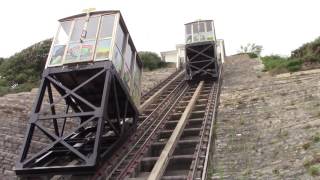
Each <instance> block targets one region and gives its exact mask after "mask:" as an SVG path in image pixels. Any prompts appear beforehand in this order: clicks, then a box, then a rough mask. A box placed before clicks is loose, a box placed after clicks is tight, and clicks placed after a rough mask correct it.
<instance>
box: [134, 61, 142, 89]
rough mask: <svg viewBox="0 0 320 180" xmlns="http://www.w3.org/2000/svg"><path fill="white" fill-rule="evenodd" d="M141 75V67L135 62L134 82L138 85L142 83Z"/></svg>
mask: <svg viewBox="0 0 320 180" xmlns="http://www.w3.org/2000/svg"><path fill="white" fill-rule="evenodd" d="M140 75H141V70H140V67H139V66H138V63H137V62H135V64H134V84H136V85H139V84H140Z"/></svg>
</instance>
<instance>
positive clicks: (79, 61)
mask: <svg viewBox="0 0 320 180" xmlns="http://www.w3.org/2000/svg"><path fill="white" fill-rule="evenodd" d="M93 17H98V25H97V30H96V36H95V39H94V38H92V39H84V40H83V41H82V42H79V43H80V52H79V55H78V57H77V60H75V61H72V62H66V56H67V52H68V49H69V44H72V43H75V42H77V41H70V38H71V35H72V32H73V30H74V25H75V22H76V20H78V19H82V18H86V17H85V16H82V17H78V18H74V19H73V20H72V21H73V26H72V31H70V34H69V41H68V45H67V46H66V50H65V54H64V57H63V60H62V64H63V65H68V64H74V63H82V62H84V63H85V62H93V61H94V57H95V52H96V46H97V41H98V40H97V36H98V34H99V30H100V22H101V15H93V16H89V20H90V18H93ZM87 23H88V22H87V21H86V20H85V23H84V25H83V26H84V27H85V28H86V31H87V28H88V27H87ZM82 30H83V29H82ZM80 38H81V36H80V37H79V40H80ZM86 41H95V42H94V46H93V53H92V55H91V57H90V58H89V60H81V50H82V47H83V45H84V42H86Z"/></svg>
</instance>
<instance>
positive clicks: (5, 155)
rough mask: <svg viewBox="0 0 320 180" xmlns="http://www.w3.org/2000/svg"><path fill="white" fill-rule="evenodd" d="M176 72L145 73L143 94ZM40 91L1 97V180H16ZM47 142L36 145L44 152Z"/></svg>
mask: <svg viewBox="0 0 320 180" xmlns="http://www.w3.org/2000/svg"><path fill="white" fill-rule="evenodd" d="M174 71H175V69H173V68H169V69H168V68H166V69H158V70H155V71H150V72H145V73H143V77H142V89H143V90H142V91H143V92H142V93H144V92H146V91H147V90H149V89H150V88H152V87H153V86H154V85H156V84H157V83H159V82H160V81H161V80H163V79H164V78H166V77H168V76H169V75H170V74H171V73H173V72H174ZM36 95H37V89H33V90H32V91H31V92H22V93H18V94H8V95H5V96H3V97H0V179H1V180H2V179H16V176H15V174H14V172H13V170H12V168H13V167H14V165H15V161H16V158H17V156H18V153H19V152H20V150H21V146H22V141H23V138H24V136H25V131H26V125H27V122H28V114H29V113H30V111H31V107H32V105H33V101H34V99H35V96H36ZM44 141H45V140H44V139H41V138H39V139H38V140H37V141H36V142H35V143H36V146H37V148H41V145H42V143H43V142H44Z"/></svg>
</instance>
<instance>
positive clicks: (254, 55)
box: [248, 53, 258, 59]
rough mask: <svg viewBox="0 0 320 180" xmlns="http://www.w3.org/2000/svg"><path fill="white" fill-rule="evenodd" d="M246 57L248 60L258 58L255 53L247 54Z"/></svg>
mask: <svg viewBox="0 0 320 180" xmlns="http://www.w3.org/2000/svg"><path fill="white" fill-rule="evenodd" d="M248 56H249V57H250V58H252V59H253V58H257V57H258V55H257V54H255V53H248Z"/></svg>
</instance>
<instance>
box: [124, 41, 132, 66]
mask: <svg viewBox="0 0 320 180" xmlns="http://www.w3.org/2000/svg"><path fill="white" fill-rule="evenodd" d="M131 61H132V49H131V46H130V45H129V44H128V47H127V50H126V55H125V63H126V65H127V66H128V67H129V70H130V67H131Z"/></svg>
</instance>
